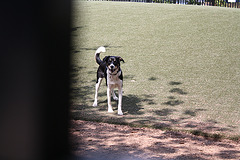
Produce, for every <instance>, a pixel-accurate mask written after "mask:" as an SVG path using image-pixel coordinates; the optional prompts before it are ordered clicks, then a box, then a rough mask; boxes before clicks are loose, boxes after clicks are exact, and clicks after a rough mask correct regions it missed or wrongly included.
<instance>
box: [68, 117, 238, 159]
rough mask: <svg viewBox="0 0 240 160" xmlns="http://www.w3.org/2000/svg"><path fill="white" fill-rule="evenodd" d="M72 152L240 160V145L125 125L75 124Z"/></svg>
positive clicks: (85, 155) (103, 156)
mask: <svg viewBox="0 0 240 160" xmlns="http://www.w3.org/2000/svg"><path fill="white" fill-rule="evenodd" d="M71 123H72V125H71V128H70V135H71V136H70V138H71V147H72V148H71V149H72V152H73V154H74V155H75V156H76V157H78V158H79V157H80V158H82V159H84V160H85V159H86V160H89V159H91V160H92V159H94V160H95V159H96V160H109V159H110V160H136V159H138V160H145V159H150V160H154V159H158V160H159V159H160V160H161V159H171V160H180V159H184V160H185V159H187V160H191V159H197V160H204V159H216V160H217V159H218V160H219V159H239V157H240V144H239V143H238V142H234V141H230V140H222V141H213V140H207V139H205V138H203V137H198V136H194V135H191V134H186V133H179V132H171V131H162V130H158V129H150V128H133V127H129V126H124V125H114V124H107V123H97V122H87V121H82V120H73V121H71Z"/></svg>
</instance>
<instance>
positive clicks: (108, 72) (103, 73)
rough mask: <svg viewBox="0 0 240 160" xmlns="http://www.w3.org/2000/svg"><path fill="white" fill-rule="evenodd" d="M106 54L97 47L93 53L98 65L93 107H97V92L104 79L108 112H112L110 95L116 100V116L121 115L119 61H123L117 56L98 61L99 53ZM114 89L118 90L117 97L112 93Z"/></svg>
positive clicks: (102, 48) (104, 50)
mask: <svg viewBox="0 0 240 160" xmlns="http://www.w3.org/2000/svg"><path fill="white" fill-rule="evenodd" d="M101 52H106V49H105V47H99V48H98V49H97V50H96V52H95V59H96V62H97V64H98V65H99V67H98V70H97V82H96V92H95V100H94V103H93V106H94V107H96V106H97V99H98V90H99V88H100V84H101V82H102V80H103V78H104V77H105V78H106V85H107V98H108V112H113V109H112V105H111V93H112V96H113V99H114V100H118V115H123V113H122V87H123V75H122V70H121V68H120V61H123V62H124V60H123V59H122V58H121V57H119V56H106V57H104V58H103V60H101V59H100V53H101ZM114 88H118V97H119V98H118V97H117V96H116V95H115V93H114Z"/></svg>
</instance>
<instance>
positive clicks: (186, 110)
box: [71, 1, 240, 135]
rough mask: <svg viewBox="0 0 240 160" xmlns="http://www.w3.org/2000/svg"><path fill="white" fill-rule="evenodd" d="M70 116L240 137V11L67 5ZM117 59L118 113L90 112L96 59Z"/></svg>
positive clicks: (103, 105) (103, 107)
mask: <svg viewBox="0 0 240 160" xmlns="http://www.w3.org/2000/svg"><path fill="white" fill-rule="evenodd" d="M72 20H73V25H72V72H71V77H72V86H71V88H72V93H71V104H72V106H71V107H72V112H71V113H72V116H73V118H74V119H84V120H94V121H101V122H108V123H119V124H129V125H132V126H135V125H136V126H149V127H154V128H168V129H169V128H174V129H180V130H192V131H194V132H195V131H196V132H197V131H203V132H207V133H214V134H215V133H221V134H225V135H240V85H239V84H240V58H239V56H240V23H239V22H240V10H239V9H229V8H219V7H203V6H185V5H168V4H147V3H126V2H80V1H73V15H72ZM99 46H106V49H107V52H106V53H103V54H102V55H101V57H102V58H103V57H104V56H106V55H118V56H121V57H122V58H123V59H124V60H125V62H126V63H123V64H122V65H121V67H122V70H123V75H124V86H123V88H124V89H123V90H124V93H123V112H124V116H117V110H116V109H117V102H113V107H114V109H115V113H114V114H109V113H107V96H106V86H105V81H103V84H102V86H101V88H100V92H99V106H98V107H95V108H94V107H92V103H93V100H94V90H95V81H96V70H97V67H98V66H97V64H96V62H95V60H94V52H95V50H96V49H97V48H98V47H99Z"/></svg>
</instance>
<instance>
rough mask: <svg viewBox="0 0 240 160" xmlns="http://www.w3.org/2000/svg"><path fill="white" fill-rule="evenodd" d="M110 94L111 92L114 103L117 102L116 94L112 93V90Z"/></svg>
mask: <svg viewBox="0 0 240 160" xmlns="http://www.w3.org/2000/svg"><path fill="white" fill-rule="evenodd" d="M111 92H112V96H113V99H114V100H115V101H117V100H118V97H117V96H116V94H115V93H114V89H112V90H111Z"/></svg>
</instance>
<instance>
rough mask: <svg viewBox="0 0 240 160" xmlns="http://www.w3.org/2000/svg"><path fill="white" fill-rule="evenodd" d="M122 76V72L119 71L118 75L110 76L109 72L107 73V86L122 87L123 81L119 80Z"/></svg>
mask: <svg viewBox="0 0 240 160" xmlns="http://www.w3.org/2000/svg"><path fill="white" fill-rule="evenodd" d="M120 75H121V71H119V72H118V73H117V74H110V73H109V71H107V84H108V85H111V86H112V87H114V88H116V87H119V86H122V80H121V79H119V76H120Z"/></svg>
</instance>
